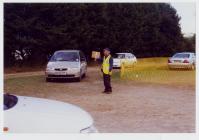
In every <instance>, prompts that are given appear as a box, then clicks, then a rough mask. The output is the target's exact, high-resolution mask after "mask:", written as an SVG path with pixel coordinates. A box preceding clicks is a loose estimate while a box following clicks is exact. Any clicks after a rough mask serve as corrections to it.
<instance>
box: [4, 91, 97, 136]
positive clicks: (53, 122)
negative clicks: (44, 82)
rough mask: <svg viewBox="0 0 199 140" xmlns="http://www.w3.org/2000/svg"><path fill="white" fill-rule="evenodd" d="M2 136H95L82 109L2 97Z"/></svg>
mask: <svg viewBox="0 0 199 140" xmlns="http://www.w3.org/2000/svg"><path fill="white" fill-rule="evenodd" d="M4 132H14V133H95V132H98V131H97V129H96V128H95V127H94V126H93V119H92V117H91V116H90V115H89V114H88V113H87V112H86V111H84V110H83V109H81V108H79V107H77V106H75V105H72V104H68V103H63V102H59V101H53V100H47V99H41V98H33V97H26V96H15V95H11V94H4Z"/></svg>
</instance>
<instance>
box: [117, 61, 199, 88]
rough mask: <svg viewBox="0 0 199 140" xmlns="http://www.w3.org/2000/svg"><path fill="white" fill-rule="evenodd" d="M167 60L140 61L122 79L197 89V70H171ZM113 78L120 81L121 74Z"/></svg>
mask: <svg viewBox="0 0 199 140" xmlns="http://www.w3.org/2000/svg"><path fill="white" fill-rule="evenodd" d="M167 60H168V58H165V57H160V58H144V59H138V62H137V64H136V65H135V66H134V68H132V69H130V70H127V71H126V72H125V73H124V75H123V77H122V79H123V80H133V81H136V82H145V83H153V84H168V85H174V86H175V85H179V86H191V87H195V77H196V76H195V75H196V74H195V70H186V69H175V70H169V68H168V66H167ZM113 78H114V79H119V78H120V72H119V71H117V72H115V73H114V75H113Z"/></svg>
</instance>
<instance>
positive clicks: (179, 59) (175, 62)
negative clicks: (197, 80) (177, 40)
mask: <svg viewBox="0 0 199 140" xmlns="http://www.w3.org/2000/svg"><path fill="white" fill-rule="evenodd" d="M195 59H196V56H195V53H192V52H181V53H176V54H174V55H173V56H172V57H171V58H169V59H168V67H169V68H170V69H172V68H188V69H194V68H195V63H196V60H195Z"/></svg>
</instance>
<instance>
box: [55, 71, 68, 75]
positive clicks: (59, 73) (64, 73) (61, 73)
mask: <svg viewBox="0 0 199 140" xmlns="http://www.w3.org/2000/svg"><path fill="white" fill-rule="evenodd" d="M55 74H56V75H66V74H67V73H66V72H64V71H59V72H56V73H55Z"/></svg>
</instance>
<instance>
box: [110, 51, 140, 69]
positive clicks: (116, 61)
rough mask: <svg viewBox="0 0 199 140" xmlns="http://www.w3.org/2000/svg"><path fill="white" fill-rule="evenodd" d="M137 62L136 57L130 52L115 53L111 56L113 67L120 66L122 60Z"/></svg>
mask: <svg viewBox="0 0 199 140" xmlns="http://www.w3.org/2000/svg"><path fill="white" fill-rule="evenodd" d="M124 61H125V62H135V63H136V62H137V58H136V57H135V55H133V54H132V53H116V57H114V58H113V68H120V67H121V64H122V62H124Z"/></svg>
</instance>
